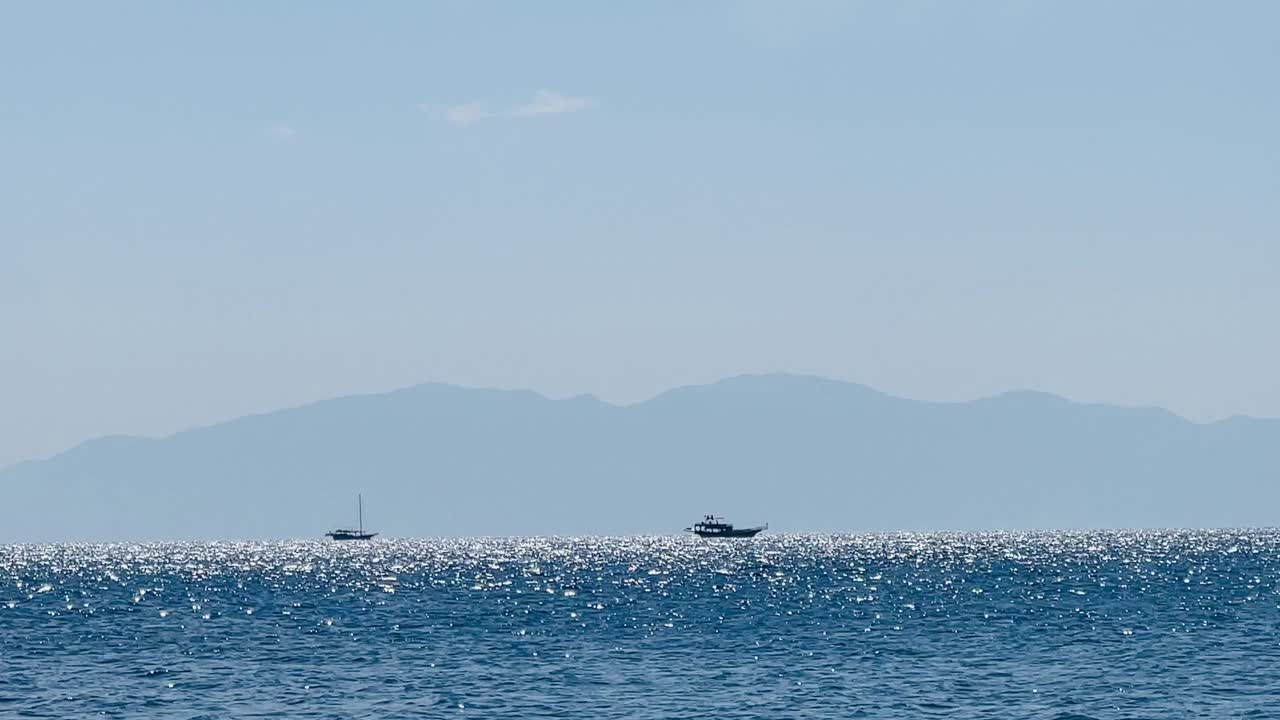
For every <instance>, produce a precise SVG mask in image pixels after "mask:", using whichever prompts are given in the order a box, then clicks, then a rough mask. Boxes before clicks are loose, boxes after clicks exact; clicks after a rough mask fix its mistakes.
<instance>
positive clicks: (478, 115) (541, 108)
mask: <svg viewBox="0 0 1280 720" xmlns="http://www.w3.org/2000/svg"><path fill="white" fill-rule="evenodd" d="M595 104H596V103H595V101H594V100H590V99H588V98H581V97H571V96H569V95H561V94H560V93H557V92H551V91H550V90H539V91H538V94H537V95H535V96H534V98H533V102H530V103H526V104H524V105H517V106H516V107H513V108H510V109H507V110H496V111H489V110H485V109H484V107H483V106H481V105H480V103H474V102H473V103H465V104H463V105H454V106H453V107H451V108H448V109H447V110H445V113H444V116H445V119H446V120H448V121H449V122H450V123H452V124H454V125H457V126H458V127H469V126H471V125H474V124H476V123H478V122H480V121H481V120H488V119H490V118H534V117H543V116H546V115H563V114H565V113H574V112H580V111H582V110H589V109H591V108H593V107H595ZM418 109H419V110H422V111H424V112H425V111H428V110H429V108H428V106H426V105H419V106H418Z"/></svg>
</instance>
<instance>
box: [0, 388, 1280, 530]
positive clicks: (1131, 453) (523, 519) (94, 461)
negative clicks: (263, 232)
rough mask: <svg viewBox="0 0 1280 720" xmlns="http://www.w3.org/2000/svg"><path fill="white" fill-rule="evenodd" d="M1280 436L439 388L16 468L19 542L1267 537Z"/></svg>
mask: <svg viewBox="0 0 1280 720" xmlns="http://www.w3.org/2000/svg"><path fill="white" fill-rule="evenodd" d="M1277 479H1280V421H1276V420H1254V419H1245V418H1236V419H1232V420H1227V421H1223V422H1218V423H1212V424H1196V423H1192V422H1189V421H1187V420H1184V419H1181V418H1179V417H1177V416H1175V415H1172V414H1170V413H1168V412H1165V411H1163V410H1155V409H1131V408H1119V407H1110V406H1103V405H1083V404H1077V403H1072V402H1069V401H1066V400H1063V399H1061V398H1058V397H1054V396H1052V395H1046V394H1042V393H1033V392H1016V393H1009V394H1006V395H1000V396H997V397H993V398H988V399H984V400H978V401H974V402H964V403H930V402H918V401H913V400H905V399H901V398H895V397H891V396H888V395H885V394H882V393H879V392H877V391H875V390H872V389H870V388H867V387H864V386H861V385H854V384H849V383H841V382H834V381H830V380H823V379H819V378H813V377H799V376H793V375H765V376H743V377H736V378H731V379H728V380H724V381H721V382H718V383H715V384H712V385H704V386H696V387H685V388H679V389H676V390H672V391H670V392H667V393H664V394H662V395H659V396H658V397H655V398H653V399H652V400H649V401H647V402H643V403H638V404H635V405H629V406H615V405H610V404H607V403H604V402H601V401H599V400H596V399H595V398H592V397H590V396H582V397H577V398H572V399H568V400H551V399H548V398H545V397H542V396H540V395H537V394H535V393H532V392H527V391H500V390H477V389H466V388H459V387H452V386H447V385H421V386H417V387H412V388H408V389H404V390H399V391H396V392H391V393H386V394H381V395H366V396H356V397H346V398H339V399H335V400H328V401H324V402H318V403H315V404H312V405H307V406H304V407H298V408H293V409H288V410H281V411H279V412H273V413H268V414H264V415H255V416H250V417H244V418H240V419H236V420H232V421H229V422H225V423H221V424H218V425H213V426H210V427H205V428H200V429H196V430H190V431H187V432H181V433H178V434H176V435H172V436H170V437H166V438H163V439H143V438H133V437H111V438H104V439H100V440H96V441H93V442H89V443H86V444H84V445H81V446H79V447H77V448H74V449H72V450H69V451H67V452H65V453H63V454H61V455H58V456H56V457H53V458H51V459H48V460H44V461H38V462H30V463H24V464H21V465H17V466H14V467H11V468H8V469H6V470H3V471H0V500H2V502H0V542H36V541H73V540H92V541H96V540H121V539H171V538H279V537H319V536H320V535H321V534H322V533H323V532H324V531H325V530H327V529H329V528H330V527H331V526H335V525H345V524H349V523H350V522H352V521H353V520H354V515H355V494H356V492H357V491H359V492H363V493H364V495H365V500H366V512H367V514H366V517H367V524H368V525H369V526H371V527H373V528H374V529H377V530H381V531H382V532H383V533H384V534H385V535H387V536H432V535H509V534H585V533H600V534H603V533H632V532H652V533H666V532H673V531H678V530H679V529H680V528H682V527H684V526H685V525H687V524H689V523H690V522H692V521H693V520H695V519H697V518H698V517H699V516H700V515H702V514H704V513H707V512H713V511H714V512H716V513H723V514H726V515H729V516H730V518H731V519H733V520H736V521H739V522H740V523H743V524H748V523H757V522H765V521H768V522H769V523H771V526H772V527H773V528H774V529H775V530H776V531H787V530H795V531H802V530H830V531H858V530H868V529H983V528H1064V527H1170V526H1257V525H1272V524H1275V518H1276V517H1277V516H1278V515H1280V502H1278V501H1280V484H1278V483H1277V482H1276V481H1277Z"/></svg>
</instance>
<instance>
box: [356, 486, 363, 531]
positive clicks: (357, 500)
mask: <svg viewBox="0 0 1280 720" xmlns="http://www.w3.org/2000/svg"><path fill="white" fill-rule="evenodd" d="M356 502H357V503H359V505H360V532H361V533H364V495H359V494H357V495H356Z"/></svg>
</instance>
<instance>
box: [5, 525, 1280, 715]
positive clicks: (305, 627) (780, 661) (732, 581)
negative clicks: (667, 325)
mask: <svg viewBox="0 0 1280 720" xmlns="http://www.w3.org/2000/svg"><path fill="white" fill-rule="evenodd" d="M1278 579H1280V531H1275V530H1207V531H1191V530H1188V531H1149V532H1147V531H1143V532H1031V533H1015V532H1008V533H979V534H945V533H888V534H860V535H770V536H761V537H759V538H756V539H753V540H745V541H726V540H712V541H705V540H699V539H697V538H693V537H578V538H552V537H544V538H483V539H436V540H375V541H372V542H348V543H336V542H323V541H299V542H216V543H177V544H114V545H8V546H0V664H2V668H0V718H58V719H60V720H61V719H64V718H190V719H194V718H210V719H211V718H352V719H356V718H359V719H361V720H366V719H370V718H465V717H475V718H592V719H595V718H655V719H656V718H699V719H702V718H743V719H746V718H769V719H770V720H775V719H780V718H1010V719H1018V720H1024V719H1026V718H1049V719H1054V720H1088V719H1090V718H1094V719H1103V718H1107V719H1111V718H1116V719H1119V718H1127V719H1128V718H1161V719H1167V718H1280V590H1278V589H1277V580H1278Z"/></svg>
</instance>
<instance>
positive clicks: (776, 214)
mask: <svg viewBox="0 0 1280 720" xmlns="http://www.w3.org/2000/svg"><path fill="white" fill-rule="evenodd" d="M1276 27H1280V5H1277V4H1275V3H1271V2H1223V3H1213V4H1209V3H1191V2H1137V1H1134V2H1125V3H1106V2H1060V3H1053V2H1013V1H1002V2H974V3H950V2H917V1H912V0H907V1H904V2H898V3H861V2H810V3H801V2H786V3H783V2H776V3H766V2H705V3H632V4H626V5H624V4H621V3H587V2H583V3H552V2H547V3H516V2H506V3H497V2H494V3H483V2H440V3H399V4H398V3H372V4H356V3H306V4H303V3H270V2H260V3H242V4H232V3H216V4H214V3H206V4H197V3H128V4H121V5H115V6H109V5H107V4H88V3H81V4H61V3H27V4H24V5H16V4H11V5H9V6H7V7H5V8H4V9H3V10H0V197H2V198H3V201H2V202H3V206H2V210H3V212H0V343H3V344H2V345H0V407H3V410H2V411H0V465H4V464H7V463H9V462H14V461H18V460H21V459H26V458H32V457H39V456H43V455H47V454H50V453H53V452H56V451H58V450H61V449H63V448H65V447H67V446H69V445H71V444H74V443H76V442H79V441H82V440H84V439H87V438H89V437H93V436H97V435H102V434H110V433H142V434H159V433H166V432H171V431H174V430H177V429H181V428H185V427H189V426H192V425H196V424H203V423H208V422H212V421H215V420H218V419H222V418H226V417H230V416H235V415H239V414H243V413H247V412H255V411H263V410H268V409H272V408H276V407H280V406H283V405H289V404H296V403H300V402H305V401H309V400H314V399H320V398H324V397H330V396H334V395H339V394H346V393H353V392H366V391H376V390H384V389H389V388H393V387H397V386H402V385H407V384H412V383H416V382H422V381H442V382H456V383H462V384H474V385H492V386H502V387H530V388H533V389H536V390H540V391H543V392H545V393H547V394H549V395H552V396H566V395H572V394H577V393H581V392H593V393H595V394H597V395H599V396H601V397H603V398H605V399H609V400H616V401H634V400H639V399H643V398H645V397H647V396H649V395H651V394H653V393H655V392H657V391H660V390H662V389H665V388H667V387H670V386H672V385H678V384H686V383H696V382H705V381H710V380H714V379H717V378H719V377H722V376H725V375H731V374H736V373H742V372H758V371H772V370H786V371H793V372H807V373H817V374H822V375H826V376H830V377H835V378H841V379H847V380H853V381H858V382H864V383H868V384H871V385H873V386H876V387H878V388H880V389H883V390H886V391H889V392H893V393H896V394H900V395H905V396H908V397H915V398H924V399H938V400H951V399H967V398H972V397H977V396H981V395H986V394H991V393H996V392H1000V391H1004V390H1009V389H1015V388H1035V389H1040V390H1045V391H1049V392H1055V393H1059V394H1063V395H1066V396H1069V397H1072V398H1076V399H1080V400H1089V401H1105V402H1114V403H1119V404H1136V405H1160V406H1164V407H1168V408H1170V409H1172V410H1174V411H1176V412H1178V413H1181V414H1183V415H1186V416H1188V417H1192V418H1194V419H1199V420H1212V419H1215V418H1221V417H1226V416H1230V415H1234V414H1252V415H1263V416H1280V380H1277V377H1280V376H1278V375H1277V373H1276V372H1275V368H1276V367H1277V366H1280V363H1278V362H1277V361H1278V360H1280V333H1277V332H1276V331H1275V317H1276V316H1277V310H1280V244H1278V243H1277V239H1278V238H1280V233H1278V232H1277V231H1278V230H1280V219H1278V217H1277V211H1276V204H1275V195H1276V188H1277V186H1278V184H1280V183H1278V182H1277V181H1280V143H1278V142H1277V133H1276V130H1275V128H1277V127H1280V92H1277V90H1276V78H1277V77H1280V45H1278V44H1277V43H1276V42H1275V36H1274V31H1275V28H1276Z"/></svg>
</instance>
